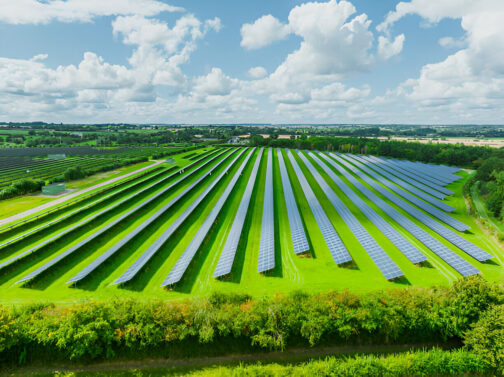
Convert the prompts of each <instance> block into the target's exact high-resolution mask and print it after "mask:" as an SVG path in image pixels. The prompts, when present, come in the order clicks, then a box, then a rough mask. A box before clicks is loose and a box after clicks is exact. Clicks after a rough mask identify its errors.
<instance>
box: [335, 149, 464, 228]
mask: <svg viewBox="0 0 504 377" xmlns="http://www.w3.org/2000/svg"><path fill="white" fill-rule="evenodd" d="M344 157H345V158H351V159H352V160H354V161H358V162H360V163H361V164H363V165H365V166H366V168H365V172H366V174H369V175H370V176H372V177H373V178H374V179H375V180H377V181H378V182H380V183H382V184H383V185H385V186H386V187H387V188H388V189H390V190H391V191H393V192H395V193H396V194H398V195H400V196H402V197H403V198H405V199H407V200H408V201H410V202H411V203H414V204H415V205H416V206H418V207H419V208H421V209H423V210H424V211H425V212H427V213H429V214H431V215H433V216H435V217H437V218H438V219H439V220H441V221H443V222H444V223H446V224H448V225H450V226H452V227H453V228H455V229H457V230H458V231H460V232H463V231H466V230H467V229H469V226H467V225H466V224H464V223H462V222H460V221H458V220H457V219H454V218H453V217H451V216H450V215H448V214H446V213H444V212H442V211H440V210H438V209H437V208H434V207H432V206H431V205H430V204H428V203H426V202H424V201H422V200H420V199H418V198H417V197H415V196H414V195H411V194H410V193H409V192H407V191H406V190H403V189H402V188H400V187H398V186H396V185H395V184H394V182H395V181H394V178H393V177H389V175H388V174H387V172H383V171H381V170H380V168H375V170H376V171H378V172H380V174H382V175H379V174H377V173H376V172H375V171H373V170H371V169H369V165H370V164H369V163H368V162H367V161H366V160H365V159H364V158H362V157H359V156H356V155H345V156H344Z"/></svg>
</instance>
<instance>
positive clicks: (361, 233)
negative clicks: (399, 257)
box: [298, 151, 404, 280]
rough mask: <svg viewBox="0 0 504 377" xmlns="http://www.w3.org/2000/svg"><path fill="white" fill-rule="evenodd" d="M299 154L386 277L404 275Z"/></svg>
mask: <svg viewBox="0 0 504 377" xmlns="http://www.w3.org/2000/svg"><path fill="white" fill-rule="evenodd" d="M298 155H299V157H301V160H303V162H304V164H305V165H306V167H307V168H308V170H309V171H310V173H311V174H312V176H313V178H315V180H316V181H317V183H318V184H319V186H320V188H322V191H324V194H325V195H326V196H327V198H328V199H329V201H330V202H331V204H332V205H333V207H334V208H335V209H336V211H337V212H338V214H339V215H340V216H341V218H342V219H343V221H344V222H345V223H346V224H347V225H348V227H349V228H350V230H351V231H352V233H353V235H354V236H355V238H357V240H358V241H359V243H360V244H361V246H362V247H363V248H364V250H365V251H366V253H368V255H369V256H370V257H371V259H372V260H373V262H374V263H375V264H376V266H377V267H378V269H379V270H380V271H381V273H382V274H383V275H384V276H385V278H387V279H389V280H390V279H395V278H398V277H401V276H403V275H404V273H403V272H402V271H401V269H400V268H399V267H398V266H397V264H395V263H394V261H393V260H392V259H391V258H390V257H389V256H388V254H387V253H386V252H385V250H383V249H382V248H381V246H380V245H378V242H376V240H375V239H374V238H373V237H372V236H371V235H370V234H369V232H368V231H367V230H366V228H364V227H363V226H362V224H361V223H360V222H359V220H357V218H356V217H355V216H354V214H353V213H352V212H351V211H350V210H349V209H348V207H347V206H346V205H345V203H343V201H342V200H341V199H340V198H339V197H338V196H337V195H336V193H335V192H334V191H333V190H332V189H331V187H330V186H329V185H328V184H327V182H326V181H325V180H324V178H322V176H321V175H320V174H319V172H318V171H317V169H315V167H314V166H313V165H312V164H311V162H310V161H308V159H307V158H306V157H305V156H304V154H303V153H301V152H300V151H298Z"/></svg>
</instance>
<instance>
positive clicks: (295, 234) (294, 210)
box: [277, 148, 310, 254]
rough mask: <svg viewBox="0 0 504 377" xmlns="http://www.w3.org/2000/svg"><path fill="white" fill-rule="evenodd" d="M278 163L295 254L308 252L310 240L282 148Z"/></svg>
mask: <svg viewBox="0 0 504 377" xmlns="http://www.w3.org/2000/svg"><path fill="white" fill-rule="evenodd" d="M277 156H278V164H279V166H280V176H281V178H282V187H283V192H284V198H285V204H286V205H287V216H288V218H289V227H290V231H291V237H292V244H293V246H294V253H295V254H302V253H306V252H307V251H309V250H310V246H309V245H308V240H307V239H306V234H305V230H304V227H303V222H302V220H301V215H300V214H299V210H298V207H297V204H296V198H295V197H294V192H293V191H292V186H291V184H290V179H289V174H288V173H287V168H286V167H285V162H284V158H283V156H282V152H281V150H280V148H278V149H277Z"/></svg>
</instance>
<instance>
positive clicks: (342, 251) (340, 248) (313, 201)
mask: <svg viewBox="0 0 504 377" xmlns="http://www.w3.org/2000/svg"><path fill="white" fill-rule="evenodd" d="M287 156H288V157H289V161H290V162H291V165H292V168H293V169H294V171H295V173H296V177H297V178H298V180H299V183H300V184H301V188H302V189H303V193H304V195H305V197H306V201H307V202H308V205H309V206H310V209H311V211H312V213H313V217H315V221H317V224H318V226H319V229H320V231H321V233H322V236H323V237H324V240H325V242H326V244H327V247H328V248H329V252H330V253H331V255H332V257H333V259H334V262H336V264H342V263H346V262H350V261H351V260H352V257H351V256H350V254H349V253H348V250H347V249H346V247H345V245H344V244H343V242H342V241H341V238H340V237H339V236H338V233H336V231H335V230H334V227H333V225H332V223H331V221H330V220H329V218H328V217H327V215H326V213H325V212H324V209H323V208H322V206H321V205H320V203H319V201H318V199H317V197H316V196H315V193H314V192H313V190H312V189H311V187H310V185H309V183H308V181H307V180H306V178H305V176H304V174H303V171H302V170H301V169H300V168H299V165H298V163H297V161H296V160H295V158H294V156H293V155H292V153H291V151H290V150H287Z"/></svg>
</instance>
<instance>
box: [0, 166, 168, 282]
mask: <svg viewBox="0 0 504 377" xmlns="http://www.w3.org/2000/svg"><path fill="white" fill-rule="evenodd" d="M176 174H178V172H176V173H173V174H171V175H169V176H167V177H165V178H163V179H162V180H160V181H158V182H155V183H153V184H152V185H149V186H148V187H146V188H144V189H142V190H140V191H138V192H136V193H134V194H132V195H129V196H127V197H126V198H124V199H122V200H120V201H118V202H117V203H115V204H113V205H112V206H110V207H107V208H105V209H103V210H101V211H98V212H97V213H95V214H94V215H93V216H90V217H88V218H86V219H84V220H82V221H80V222H78V223H77V224H74V225H72V226H71V227H69V228H67V229H64V230H62V231H61V232H59V233H58V234H56V235H54V236H52V237H49V238H48V239H46V240H44V241H43V242H41V243H39V244H37V245H34V246H32V247H31V248H29V249H28V250H26V251H24V252H22V253H20V254H17V255H16V256H14V257H12V258H10V259H8V260H6V261H4V262H3V263H1V264H0V269H2V268H4V267H6V266H8V265H10V264H12V263H14V262H17V261H19V260H21V259H23V258H25V257H27V256H28V255H30V254H32V253H34V252H36V251H37V250H39V249H41V248H42V247H44V246H47V245H49V244H51V243H52V242H54V241H56V240H58V239H60V238H62V237H63V236H65V235H67V234H70V233H72V232H73V231H75V230H77V229H79V228H81V227H83V226H84V225H86V224H89V223H91V222H92V221H94V220H96V219H97V218H99V217H101V216H103V215H105V214H106V213H108V212H110V211H112V210H113V209H115V208H117V207H119V206H120V205H122V204H124V203H126V202H128V201H129V200H131V199H133V198H135V197H140V195H141V194H142V193H144V192H145V191H147V190H150V189H151V188H152V187H154V186H156V185H158V184H160V183H162V182H164V181H166V180H168V179H170V178H172V177H173V176H174V175H176ZM152 200H153V199H152ZM141 206H143V204H142V205H140V206H137V207H135V208H134V209H132V210H130V211H128V213H127V214H125V215H123V216H121V217H120V218H119V220H122V219H124V218H126V217H127V216H129V215H130V214H131V213H133V212H136V211H137V210H138V209H139V208H141ZM118 222H119V221H116V222H115V223H113V225H115V224H117V223H118ZM113 225H112V226H113ZM112 226H110V227H108V228H107V227H106V229H105V230H103V229H100V230H99V231H97V232H95V233H93V234H92V235H91V236H89V237H88V238H86V239H85V240H84V241H82V242H80V243H79V244H78V245H79V248H80V247H82V246H83V245H84V244H86V243H87V242H89V241H91V240H92V239H94V238H96V237H98V235H100V234H103V233H104V232H105V231H106V230H108V229H109V228H111V227H112ZM77 249H78V248H75V247H72V248H71V249H69V250H67V251H65V252H64V253H62V254H61V255H60V256H58V257H56V258H55V259H54V260H51V261H49V262H48V263H47V264H45V265H43V266H41V267H40V268H38V269H37V270H35V271H33V272H32V273H30V274H28V275H27V276H25V277H23V278H22V279H21V280H19V281H17V282H16V284H18V283H23V282H27V281H29V280H32V279H33V278H34V277H36V276H38V275H40V274H41V273H42V272H44V271H46V270H47V269H48V268H50V267H51V266H53V265H54V264H56V263H58V262H59V261H60V260H62V259H64V258H65V257H67V256H68V255H70V254H71V253H73V252H74V251H75V250H77Z"/></svg>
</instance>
